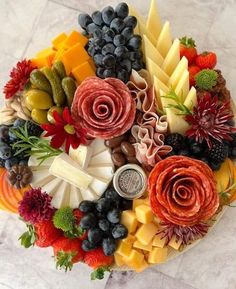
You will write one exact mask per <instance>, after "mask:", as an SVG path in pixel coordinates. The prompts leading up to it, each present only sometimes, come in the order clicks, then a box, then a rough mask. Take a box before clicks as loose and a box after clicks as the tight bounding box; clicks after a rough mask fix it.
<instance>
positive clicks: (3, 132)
mask: <svg viewBox="0 0 236 289" xmlns="http://www.w3.org/2000/svg"><path fill="white" fill-rule="evenodd" d="M25 123H26V122H25V120H23V119H16V121H15V122H14V124H13V126H7V125H1V126H0V167H3V168H6V169H7V170H10V169H11V167H12V166H14V165H24V166H27V164H28V157H26V156H25V153H20V154H17V155H15V154H16V150H14V149H13V148H12V144H14V143H15V142H16V141H17V136H16V135H15V134H14V133H13V132H12V131H11V127H12V128H13V129H18V128H20V127H23V126H24V125H25ZM27 130H28V134H29V135H31V136H39V135H40V134H41V133H42V129H41V128H40V127H39V126H38V125H36V124H35V123H33V122H31V121H27Z"/></svg>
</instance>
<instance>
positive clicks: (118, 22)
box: [110, 18, 125, 33]
mask: <svg viewBox="0 0 236 289" xmlns="http://www.w3.org/2000/svg"><path fill="white" fill-rule="evenodd" d="M110 28H112V29H113V30H114V31H115V32H116V33H120V32H121V31H122V30H123V29H124V28H125V23H124V21H123V19H121V18H114V19H113V20H112V22H111V25H110Z"/></svg>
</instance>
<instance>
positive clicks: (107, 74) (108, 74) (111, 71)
mask: <svg viewBox="0 0 236 289" xmlns="http://www.w3.org/2000/svg"><path fill="white" fill-rule="evenodd" d="M103 77H104V78H108V77H116V73H115V71H114V69H112V68H108V69H105V70H104V72H103Z"/></svg>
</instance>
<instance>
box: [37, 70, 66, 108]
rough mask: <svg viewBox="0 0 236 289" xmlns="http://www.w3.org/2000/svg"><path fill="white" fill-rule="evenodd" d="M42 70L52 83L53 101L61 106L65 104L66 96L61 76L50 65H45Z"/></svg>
mask: <svg viewBox="0 0 236 289" xmlns="http://www.w3.org/2000/svg"><path fill="white" fill-rule="evenodd" d="M41 71H42V72H43V74H44V75H45V76H46V78H47V79H48V81H49V82H50V84H51V87H52V96H53V101H54V102H55V104H56V105H59V106H61V105H63V104H64V103H65V102H66V96H65V93H64V90H63V88H62V85H61V80H60V78H59V76H58V75H57V73H56V72H55V71H53V70H52V69H50V68H49V67H43V68H42V69H41Z"/></svg>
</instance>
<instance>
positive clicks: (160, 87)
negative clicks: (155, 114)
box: [154, 76, 169, 111]
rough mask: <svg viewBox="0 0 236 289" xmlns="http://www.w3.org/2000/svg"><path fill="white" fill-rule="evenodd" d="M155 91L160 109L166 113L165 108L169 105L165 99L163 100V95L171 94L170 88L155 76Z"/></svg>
mask: <svg viewBox="0 0 236 289" xmlns="http://www.w3.org/2000/svg"><path fill="white" fill-rule="evenodd" d="M154 90H155V95H156V100H157V105H158V108H160V109H162V110H163V111H165V107H166V106H167V104H168V103H166V101H165V99H163V97H162V96H163V95H166V94H167V93H168V92H169V88H168V87H167V86H166V85H165V84H164V83H163V82H162V81H160V80H159V79H158V78H156V77H155V76H154Z"/></svg>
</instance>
